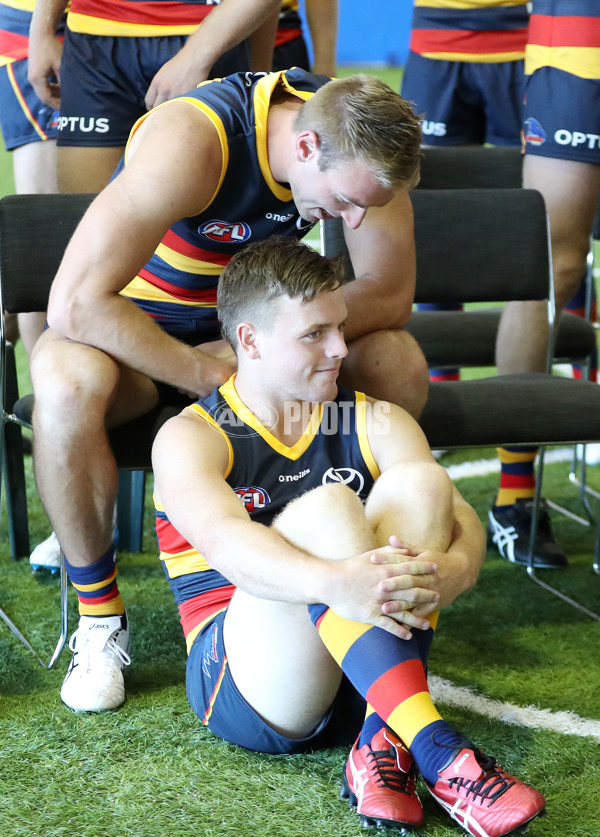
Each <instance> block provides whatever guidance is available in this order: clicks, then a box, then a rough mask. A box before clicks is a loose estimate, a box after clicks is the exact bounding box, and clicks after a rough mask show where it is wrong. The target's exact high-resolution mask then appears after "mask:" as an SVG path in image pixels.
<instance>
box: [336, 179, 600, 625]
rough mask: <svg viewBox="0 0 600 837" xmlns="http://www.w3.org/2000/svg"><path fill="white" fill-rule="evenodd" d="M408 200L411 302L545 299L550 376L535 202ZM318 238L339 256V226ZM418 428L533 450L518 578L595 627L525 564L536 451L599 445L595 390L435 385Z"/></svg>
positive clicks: (493, 380) (474, 194)
mask: <svg viewBox="0 0 600 837" xmlns="http://www.w3.org/2000/svg"><path fill="white" fill-rule="evenodd" d="M411 200H412V204H413V210H414V215H415V241H416V253H417V284H416V294H415V301H417V302H419V301H423V302H428V301H435V302H446V301H448V302H484V303H492V302H500V301H509V300H524V299H533V300H546V301H547V303H548V328H549V341H548V370H550V366H551V361H552V357H553V347H554V304H553V285H552V273H551V269H550V265H551V260H550V248H549V238H548V225H547V216H546V211H545V206H544V201H543V198H542V196H541V195H540V194H539V193H538V192H536V191H533V190H525V189H472V190H471V189H456V190H439V191H438V190H414V191H413V192H412V193H411ZM323 235H324V242H325V252H326V254H327V255H336V254H340V253H344V252H346V251H345V244H344V238H343V231H342V227H341V222H339V221H337V220H332V221H327V222H325V223H324V233H323ZM468 322H469V318H464V317H463V316H462V315H461V324H460V328H461V332H460V334H459V335H458V336H459V337H460V338H462V339H466V340H467V341H468V340H469V331H468V326H467V323H468ZM420 423H421V426H422V427H423V430H424V431H425V433H426V435H427V438H428V440H429V444H430V445H431V447H432V448H434V449H435V448H439V449H453V448H467V447H487V446H505V445H537V446H540V447H541V450H540V456H539V458H538V479H537V489H536V496H535V501H534V513H533V518H532V531H531V539H530V549H529V566H528V568H527V572H528V574H529V576H530V577H531V578H532V579H533V580H534V581H536V583H538V584H539V585H540V586H542V587H544V588H546V589H548V590H550V591H551V592H553V593H555V594H556V595H558V596H559V597H560V598H563V599H564V600H566V601H568V603H569V604H571V605H573V606H574V607H577V608H578V609H580V610H583V611H584V612H585V613H587V614H588V615H589V616H591V617H592V618H594V619H598V620H600V616H598V615H597V614H594V613H592V612H591V611H589V610H587V609H586V608H582V606H581V605H579V604H578V603H577V602H574V601H573V600H572V599H569V598H568V597H566V596H564V595H563V594H562V593H560V592H559V591H558V590H556V589H555V588H552V587H550V585H548V584H546V583H545V582H543V581H542V580H541V579H539V578H538V576H537V575H536V572H535V569H534V567H533V545H534V537H535V532H536V530H537V522H538V517H539V504H540V498H541V486H542V475H543V460H544V450H543V446H544V445H551V444H577V443H584V442H589V441H596V440H598V439H600V387H598V386H597V385H596V384H594V383H591V382H589V381H582V380H572V379H568V378H561V377H559V376H557V375H552V374H549V373H539V374H533V373H531V374H520V375H504V376H497V375H496V376H493V377H489V378H483V379H479V380H472V381H450V382H434V383H432V384H431V385H430V390H429V398H428V400H427V403H426V405H425V408H424V410H423V414H422V416H421V418H420ZM596 566H597V556H596V558H595V563H594V568H596Z"/></svg>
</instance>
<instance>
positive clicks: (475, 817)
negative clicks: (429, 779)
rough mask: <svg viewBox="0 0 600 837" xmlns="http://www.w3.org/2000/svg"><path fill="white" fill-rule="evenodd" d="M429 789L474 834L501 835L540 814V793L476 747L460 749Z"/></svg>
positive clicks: (543, 811) (453, 817) (542, 811)
mask: <svg viewBox="0 0 600 837" xmlns="http://www.w3.org/2000/svg"><path fill="white" fill-rule="evenodd" d="M439 777H440V778H439V779H438V780H437V782H436V783H435V785H433V786H432V785H430V784H429V783H427V787H428V789H429V792H430V793H431V795H432V796H433V798H434V799H436V800H437V801H438V802H439V804H440V805H441V806H442V808H445V809H446V811H447V812H448V813H449V814H450V816H451V817H452V819H453V820H456V822H457V823H458V824H459V825H462V827H463V828H464V829H465V831H468V833H469V834H473V835H475V837H503V835H506V834H510V833H511V832H512V831H514V830H515V829H518V828H523V827H524V826H526V825H527V823H528V822H530V821H531V820H532V819H533V818H534V817H537V816H538V815H539V814H544V813H545V810H544V806H545V804H546V800H545V799H544V797H543V796H542V794H541V793H539V792H538V791H536V790H534V788H531V787H529V785H526V784H525V783H524V782H521V781H520V780H519V779H515V777H514V776H511V775H510V774H509V773H507V772H506V771H505V770H502V768H501V767H499V766H498V765H497V764H496V760H495V759H493V758H491V757H490V756H485V755H484V754H483V753H482V752H480V751H479V750H467V749H463V750H461V751H460V753H459V754H458V755H457V756H456V758H454V759H453V760H452V761H451V762H450V764H449V765H448V766H447V767H445V768H444V769H443V770H441V771H440V773H439Z"/></svg>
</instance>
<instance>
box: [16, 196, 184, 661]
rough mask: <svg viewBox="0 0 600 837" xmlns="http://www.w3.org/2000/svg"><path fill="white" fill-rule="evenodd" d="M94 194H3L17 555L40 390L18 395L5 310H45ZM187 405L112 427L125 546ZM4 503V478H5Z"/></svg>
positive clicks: (23, 538)
mask: <svg viewBox="0 0 600 837" xmlns="http://www.w3.org/2000/svg"><path fill="white" fill-rule="evenodd" d="M93 197H94V196H93V195H79V194H74V195H10V196H8V197H4V198H2V200H0V375H1V381H0V398H1V403H0V419H1V424H0V432H1V433H2V438H1V440H0V474H3V475H4V483H5V494H6V498H7V513H8V523H9V537H10V543H11V552H12V555H13V558H15V559H18V558H23V557H25V556H27V555H29V529H28V516H27V499H26V493H25V475H24V468H23V448H22V439H21V428H23V427H26V428H31V416H32V412H33V396H32V395H26V396H24V397H22V398H18V392H17V384H16V380H17V377H16V368H15V363H14V351H13V348H12V346H11V345H10V344H9V343H7V341H6V332H5V323H4V312H7V313H15V314H16V313H21V312H29V311H45V310H46V308H47V303H48V296H49V293H50V286H51V284H52V280H53V278H54V275H55V274H56V271H57V269H58V266H59V264H60V261H61V259H62V255H63V253H64V250H65V248H66V245H67V243H68V241H69V239H70V237H71V235H72V233H73V231H74V230H75V227H76V226H77V224H78V223H79V220H80V219H81V217H82V215H83V214H84V212H85V210H86V209H87V207H88V206H89V204H90V203H91V201H92V199H93ZM178 412H179V408H177V407H173V408H161V407H157V408H156V409H155V410H153V411H151V412H150V413H148V414H147V415H145V416H142V417H141V418H138V419H135V420H134V421H131V422H128V423H127V424H125V425H122V426H121V427H118V428H116V429H115V430H113V431H111V434H110V442H111V446H112V448H113V452H114V454H115V457H116V461H117V465H118V467H119V483H120V487H119V497H118V500H117V525H118V528H119V542H120V545H121V548H122V549H124V550H125V551H131V552H139V551H140V549H141V535H142V520H143V501H144V496H143V495H144V474H145V472H147V471H149V470H150V469H151V449H152V441H153V439H154V436H155V434H156V432H157V430H158V428H159V427H160V425H161V424H162V423H164V421H166V420H167V418H170V417H171V416H173V415H175V414H176V413H178ZM0 507H1V483H0ZM62 565H63V562H62V561H61V591H62V595H61V636H60V638H59V641H58V644H57V646H56V650H55V652H54V654H53V656H52V659H51V661H50V664H49V667H51V666H52V665H53V664H54V662H55V661H56V659H57V658H58V655H59V654H60V651H61V650H62V647H63V646H64V643H65V641H66V636H67V622H66V619H67V586H66V577H65V573H64V566H62Z"/></svg>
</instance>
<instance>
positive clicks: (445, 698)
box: [429, 676, 600, 742]
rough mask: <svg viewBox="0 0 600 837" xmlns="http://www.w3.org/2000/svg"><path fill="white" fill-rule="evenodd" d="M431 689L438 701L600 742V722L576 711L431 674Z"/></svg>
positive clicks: (516, 724)
mask: <svg viewBox="0 0 600 837" xmlns="http://www.w3.org/2000/svg"><path fill="white" fill-rule="evenodd" d="M429 688H430V691H431V695H432V697H433V700H434V702H442V703H445V704H447V705H449V706H458V707H460V708H461V709H468V710H470V711H471V712H475V713H476V714H478V715H483V716H484V717H486V718H490V719H492V720H497V721H502V722H503V723H505V724H513V725H514V726H519V727H529V728H531V729H543V730H548V731H549V732H558V733H561V734H563V735H577V736H579V737H580V738H593V739H594V740H595V741H598V742H600V721H596V720H591V719H588V718H581V717H580V716H579V715H577V714H576V713H575V712H553V711H552V710H551V709H540V708H539V707H537V706H514V705H513V704H512V703H503V702H501V701H499V700H492V699H491V698H487V697H483V696H482V695H478V694H476V693H475V692H473V691H471V690H470V689H466V688H464V687H462V686H455V685H454V684H453V683H451V682H450V681H449V680H443V679H442V678H440V677H434V676H430V677H429Z"/></svg>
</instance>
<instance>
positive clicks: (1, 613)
mask: <svg viewBox="0 0 600 837" xmlns="http://www.w3.org/2000/svg"><path fill="white" fill-rule="evenodd" d="M0 619H2V620H3V621H4V622H5V624H6V625H7V626H8V629H9V630H10V632H11V634H13V636H15V637H16V638H17V639H18V640H19V642H22V643H23V645H24V646H25V648H27V650H28V651H31V653H32V654H33V656H34V657H35V658H36V660H37V661H38V662H39V664H40V665H41V666H42V667H43V668H46V663H45V662H44V661H43V660H42V658H41V657H40V656H39V654H38V653H37V651H35V649H34V648H33V647H32V645H31V643H30V642H29V640H28V639H26V638H25V637H24V636H23V634H22V633H21V631H20V630H19V629H18V628H17V626H16V625H15V623H14V622H13V621H12V619H9V617H8V616H7V615H6V613H5V612H4V611H3V610H2V608H0Z"/></svg>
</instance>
